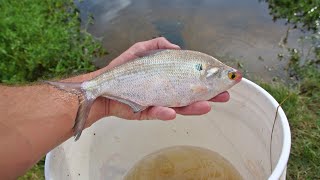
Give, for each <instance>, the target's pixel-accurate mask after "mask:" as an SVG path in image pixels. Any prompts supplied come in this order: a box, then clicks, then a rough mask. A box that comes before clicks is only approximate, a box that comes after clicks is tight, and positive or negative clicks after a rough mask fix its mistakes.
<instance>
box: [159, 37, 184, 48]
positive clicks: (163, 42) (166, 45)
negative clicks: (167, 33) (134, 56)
mask: <svg viewBox="0 0 320 180" xmlns="http://www.w3.org/2000/svg"><path fill="white" fill-rule="evenodd" d="M155 40H156V41H157V44H158V49H181V48H180V46H178V45H176V44H173V43H171V42H169V41H168V40H167V39H166V38H164V37H160V38H156V39H155Z"/></svg>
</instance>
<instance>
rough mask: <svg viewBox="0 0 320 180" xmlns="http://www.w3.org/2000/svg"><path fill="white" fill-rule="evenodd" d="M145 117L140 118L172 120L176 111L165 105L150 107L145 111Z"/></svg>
mask: <svg viewBox="0 0 320 180" xmlns="http://www.w3.org/2000/svg"><path fill="white" fill-rule="evenodd" d="M146 116H147V117H143V116H142V117H141V118H142V119H159V120H173V119H174V118H176V112H175V111H174V110H173V109H171V108H167V107H160V106H156V107H151V108H150V109H148V111H147V112H146Z"/></svg>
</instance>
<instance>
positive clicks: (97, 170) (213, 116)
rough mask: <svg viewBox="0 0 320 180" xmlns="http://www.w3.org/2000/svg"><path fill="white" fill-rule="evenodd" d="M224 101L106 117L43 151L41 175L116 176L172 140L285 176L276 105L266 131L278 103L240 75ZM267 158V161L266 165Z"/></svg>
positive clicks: (283, 123)
mask: <svg viewBox="0 0 320 180" xmlns="http://www.w3.org/2000/svg"><path fill="white" fill-rule="evenodd" d="M229 92H230V94H231V99H230V101H228V102H227V103H212V106H213V108H212V111H211V112H210V113H208V114H206V115H203V116H178V117H177V119H176V120H174V121H168V122H164V121H128V120H122V119H118V118H115V117H108V118H105V119H104V120H102V121H99V122H97V123H96V124H94V125H93V126H91V127H90V128H88V129H86V130H85V131H84V132H83V134H82V136H81V138H80V140H79V141H77V142H74V140H73V138H71V139H69V140H68V141H66V142H65V143H63V144H62V145H60V146H59V147H57V148H55V149H54V150H52V151H51V152H50V153H48V154H47V157H46V164H45V177H46V179H57V180H62V179H77V180H78V179H112V180H115V179H122V177H123V176H124V175H125V174H126V172H127V171H128V170H129V169H130V168H131V167H132V166H133V165H134V164H135V163H136V162H137V161H139V160H140V159H142V158H143V157H144V156H146V155H148V154H150V153H152V152H155V151H157V150H159V149H162V148H165V147H170V146H175V145H192V146H198V147H204V148H208V149H211V150H213V151H215V152H218V153H219V154H220V155H222V156H223V157H224V158H226V159H227V160H228V161H229V162H230V163H231V164H232V165H233V166H234V167H235V168H236V169H237V170H238V171H239V172H240V174H241V176H242V177H243V178H244V179H255V180H256V179H270V180H275V179H285V176H286V166H287V162H288V158H289V154H290V146H291V135H290V128H289V124H288V121H287V118H286V116H285V113H284V112H283V110H282V109H281V108H279V111H278V116H277V117H278V118H277V121H276V124H275V128H274V133H273V141H272V153H271V154H272V155H271V157H272V160H270V151H269V150H270V135H271V129H272V125H273V122H274V116H275V112H276V108H277V106H278V103H277V102H276V101H275V100H274V98H273V97H272V96H271V95H270V94H268V93H267V92H266V91H265V90H264V89H262V88H261V87H259V86H258V85H256V84H254V83H253V82H251V81H249V80H247V79H245V78H243V80H242V82H241V83H239V84H238V85H236V86H234V87H233V88H232V90H230V91H229ZM270 162H272V168H273V169H272V170H271V165H270Z"/></svg>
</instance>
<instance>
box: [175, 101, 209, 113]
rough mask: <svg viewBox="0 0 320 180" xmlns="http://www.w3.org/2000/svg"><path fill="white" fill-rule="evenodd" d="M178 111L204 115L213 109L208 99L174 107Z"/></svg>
mask: <svg viewBox="0 0 320 180" xmlns="http://www.w3.org/2000/svg"><path fill="white" fill-rule="evenodd" d="M173 109H174V110H175V111H176V113H178V114H181V115H202V114H206V113H208V112H209V111H210V110H211V106H210V104H209V102H207V101H200V102H196V103H193V104H190V105H189V106H185V107H178V108H173Z"/></svg>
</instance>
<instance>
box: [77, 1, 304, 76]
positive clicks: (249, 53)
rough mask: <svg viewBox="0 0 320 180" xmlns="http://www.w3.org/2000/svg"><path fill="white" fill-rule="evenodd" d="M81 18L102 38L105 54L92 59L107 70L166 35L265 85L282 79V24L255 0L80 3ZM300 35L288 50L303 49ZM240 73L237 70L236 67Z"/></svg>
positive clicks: (294, 36) (295, 32)
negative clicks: (128, 51) (138, 45)
mask: <svg viewBox="0 0 320 180" xmlns="http://www.w3.org/2000/svg"><path fill="white" fill-rule="evenodd" d="M78 7H79V9H80V12H81V16H82V19H83V20H84V21H85V19H86V16H87V15H88V13H91V14H92V16H93V17H94V24H93V25H90V26H89V27H88V31H89V32H90V33H92V34H93V35H94V36H96V37H98V38H100V39H102V42H103V46H104V47H105V48H106V50H107V51H108V52H109V54H108V55H107V56H105V57H104V58H102V59H98V60H96V62H95V64H96V65H98V66H99V67H102V66H105V65H107V64H108V63H109V62H110V61H111V60H112V59H114V58H115V57H117V56H118V55H119V54H121V53H122V52H123V51H125V50H126V49H127V48H129V47H130V46H131V45H133V44H134V43H135V42H138V41H143V40H148V39H151V38H153V37H157V36H164V37H166V38H167V39H168V40H169V41H171V42H173V43H175V44H178V45H179V46H180V47H182V48H183V49H191V50H197V51H201V52H204V53H207V54H210V55H212V56H214V57H216V58H218V59H219V60H221V61H222V62H225V63H226V64H228V65H231V66H233V67H235V68H238V66H239V65H240V66H242V68H241V70H242V71H243V72H244V74H245V77H248V78H258V79H263V80H266V81H269V80H271V79H272V78H274V77H278V78H280V79H285V78H286V76H287V75H286V71H285V70H284V69H285V67H286V65H287V62H286V61H285V60H282V61H280V60H279V58H278V54H279V53H284V54H285V52H286V51H285V48H283V47H280V46H279V43H280V42H281V40H282V39H283V38H284V37H285V36H286V32H287V30H288V26H287V25H285V21H284V20H283V21H281V20H280V21H277V22H273V20H272V16H270V15H269V10H268V4H266V3H264V2H259V1H258V0H214V1H213V0H189V1H185V0H162V1H151V0H139V1H132V0H91V1H83V2H81V3H78ZM302 35H303V34H302V32H300V31H299V30H290V33H289V36H288V40H287V41H288V45H290V47H295V48H301V46H300V45H299V43H298V41H297V40H298V38H299V37H300V36H302ZM239 68H240V67H239Z"/></svg>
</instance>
